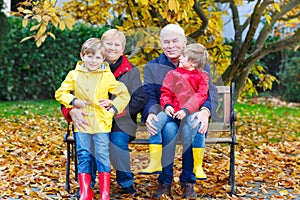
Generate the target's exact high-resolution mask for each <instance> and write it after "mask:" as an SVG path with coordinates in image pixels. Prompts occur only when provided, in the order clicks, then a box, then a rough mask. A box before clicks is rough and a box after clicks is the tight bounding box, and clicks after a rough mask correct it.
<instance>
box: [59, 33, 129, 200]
mask: <svg viewBox="0 0 300 200" xmlns="http://www.w3.org/2000/svg"><path fill="white" fill-rule="evenodd" d="M80 57H81V59H82V61H79V62H78V63H77V65H76V68H75V70H72V71H70V72H69V73H68V75H67V77H66V78H65V80H64V81H63V82H62V84H61V86H60V88H58V89H57V90H56V92H55V98H56V100H57V101H58V102H60V103H61V104H63V105H64V106H66V107H67V108H70V107H73V106H75V107H77V108H80V109H82V110H83V111H85V112H86V113H87V116H85V117H86V120H87V122H88V124H89V126H88V127H86V129H85V130H84V132H81V131H80V130H78V129H75V133H76V148H77V156H78V180H79V186H80V199H92V198H93V196H94V193H93V191H92V190H91V189H90V183H91V174H90V171H91V170H90V168H91V160H92V156H94V157H95V158H96V163H97V170H98V173H99V184H100V199H109V193H110V189H109V188H110V160H109V132H110V131H111V126H112V120H113V116H114V114H115V113H121V112H122V111H123V109H124V108H125V107H126V105H127V104H128V103H129V101H130V95H129V93H128V90H127V88H126V86H125V85H124V84H123V83H121V82H119V81H117V80H116V79H115V77H114V75H113V74H112V72H111V71H110V68H109V65H108V63H106V62H103V61H104V58H105V49H104V47H103V46H102V43H101V40H100V39H98V38H90V39H88V40H87V41H86V42H84V44H83V45H82V48H81V52H80ZM109 95H113V96H114V98H113V101H112V104H111V105H109V106H108V107H103V106H102V104H101V102H102V100H106V99H109ZM74 123H76V122H74Z"/></svg>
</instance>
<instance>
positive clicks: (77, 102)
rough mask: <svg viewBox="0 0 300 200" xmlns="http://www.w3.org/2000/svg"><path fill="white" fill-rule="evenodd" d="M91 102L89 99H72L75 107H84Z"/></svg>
mask: <svg viewBox="0 0 300 200" xmlns="http://www.w3.org/2000/svg"><path fill="white" fill-rule="evenodd" d="M90 104H91V103H90V102H89V101H83V100H81V99H75V100H74V106H75V107H76V108H85V107H86V105H90Z"/></svg>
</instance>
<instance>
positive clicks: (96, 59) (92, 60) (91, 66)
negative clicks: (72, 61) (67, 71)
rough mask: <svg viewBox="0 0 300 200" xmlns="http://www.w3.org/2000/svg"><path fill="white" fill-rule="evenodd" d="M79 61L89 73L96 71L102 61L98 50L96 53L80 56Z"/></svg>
mask: <svg viewBox="0 0 300 200" xmlns="http://www.w3.org/2000/svg"><path fill="white" fill-rule="evenodd" d="M81 59H82V61H83V62H84V65H85V67H86V68H87V69H88V70H89V71H95V70H97V69H98V68H99V67H100V65H101V64H102V63H103V60H104V58H103V56H102V54H101V51H100V50H98V51H96V52H95V54H93V53H87V54H85V55H81Z"/></svg>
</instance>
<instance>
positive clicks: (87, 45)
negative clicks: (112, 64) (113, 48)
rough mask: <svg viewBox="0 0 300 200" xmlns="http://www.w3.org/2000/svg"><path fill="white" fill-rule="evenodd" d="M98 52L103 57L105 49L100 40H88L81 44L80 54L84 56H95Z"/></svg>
mask: <svg viewBox="0 0 300 200" xmlns="http://www.w3.org/2000/svg"><path fill="white" fill-rule="evenodd" d="M99 50H100V53H101V55H102V56H103V57H105V49H104V47H103V45H102V43H101V40H100V39H99V38H90V39H88V40H86V41H85V42H84V43H83V45H82V47H81V52H80V53H81V54H82V55H83V56H84V55H86V54H89V53H92V54H95V53H96V52H97V51H99Z"/></svg>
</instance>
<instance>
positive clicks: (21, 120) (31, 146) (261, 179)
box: [0, 99, 300, 199]
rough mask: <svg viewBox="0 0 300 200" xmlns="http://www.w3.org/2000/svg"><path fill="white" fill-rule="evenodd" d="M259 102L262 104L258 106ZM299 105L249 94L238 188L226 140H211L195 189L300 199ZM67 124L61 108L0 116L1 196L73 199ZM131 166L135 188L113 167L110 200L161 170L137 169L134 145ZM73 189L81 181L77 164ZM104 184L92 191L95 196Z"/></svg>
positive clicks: (144, 192)
mask: <svg viewBox="0 0 300 200" xmlns="http://www.w3.org/2000/svg"><path fill="white" fill-rule="evenodd" d="M257 105H259V106H257ZM299 110H300V107H299V105H294V104H285V103H282V102H281V101H276V100H275V102H274V100H272V99H271V100H270V99H252V100H251V101H247V102H243V103H241V104H240V106H238V110H237V113H238V118H237V122H236V125H237V141H238V145H237V146H236V151H235V154H236V163H235V170H236V171H235V177H236V178H235V180H236V194H235V195H234V196H232V197H231V196H229V195H228V192H229V191H230V185H228V174H229V154H228V152H229V146H227V145H209V146H207V150H206V154H205V163H204V169H205V172H206V174H207V176H208V179H207V180H206V181H198V182H197V184H196V185H195V190H196V192H197V193H198V195H199V197H201V199H211V198H214V199H257V198H260V199H263V198H268V199H299V198H300V186H299V185H300V139H299V137H300V133H299V130H300V116H299V113H300V111H299ZM52 114H53V113H52ZM65 127H66V124H65V122H64V119H63V118H62V117H61V114H60V112H59V109H58V110H57V115H56V114H54V115H51V116H49V115H38V114H33V113H31V112H30V111H28V110H26V112H23V114H20V115H17V116H14V117H13V116H11V117H2V118H1V119H0V152H1V153H0V198H1V199H70V198H74V196H75V195H73V194H71V195H70V194H68V193H67V192H66V191H65V189H64V187H65V172H66V170H65V166H66V146H65V144H64V143H63V136H64V132H65ZM130 149H131V157H132V170H133V172H134V174H135V185H136V188H137V190H138V194H137V195H135V196H126V195H123V196H122V195H121V194H120V191H121V190H120V188H119V186H118V185H117V183H116V181H115V171H114V170H112V183H111V194H112V198H113V199H149V198H150V197H151V195H152V192H153V191H155V188H156V184H157V175H148V176H146V175H139V174H137V171H138V170H139V169H141V168H144V167H145V166H147V163H148V147H147V146H142V145H135V146H130ZM180 152H181V148H180V146H178V148H177V154H176V157H177V158H176V160H175V165H174V171H175V176H174V184H173V186H172V191H173V195H174V199H181V198H180V196H181V194H182V191H181V188H180V184H179V175H180V171H181V159H180ZM72 172H73V173H72V176H71V193H76V191H77V189H78V183H77V182H76V181H75V179H74V171H73V168H72ZM98 189H99V187H98V186H96V188H95V192H96V197H98V195H99V194H98V193H99V190H98Z"/></svg>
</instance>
